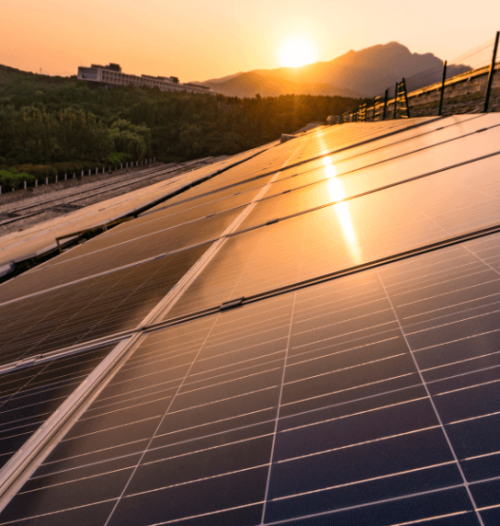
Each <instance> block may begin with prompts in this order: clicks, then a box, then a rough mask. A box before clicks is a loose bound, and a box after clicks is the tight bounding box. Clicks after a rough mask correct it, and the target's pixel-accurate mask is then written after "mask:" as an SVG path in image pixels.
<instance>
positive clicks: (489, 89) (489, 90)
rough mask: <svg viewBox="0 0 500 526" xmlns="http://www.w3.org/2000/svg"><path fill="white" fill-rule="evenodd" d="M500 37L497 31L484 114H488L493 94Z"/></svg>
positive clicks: (499, 32)
mask: <svg viewBox="0 0 500 526" xmlns="http://www.w3.org/2000/svg"><path fill="white" fill-rule="evenodd" d="M499 35H500V31H497V35H496V37H495V45H494V46H493V56H492V57H491V66H490V74H489V75H488V85H487V86H486V97H485V98H484V110H483V112H484V113H487V112H488V104H489V101H490V93H491V85H492V83H493V73H494V72H495V61H496V59H497V49H498V36H499Z"/></svg>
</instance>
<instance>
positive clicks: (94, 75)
mask: <svg viewBox="0 0 500 526" xmlns="http://www.w3.org/2000/svg"><path fill="white" fill-rule="evenodd" d="M78 79H79V80H85V81H87V82H99V83H101V84H106V85H112V86H135V87H146V88H159V89H160V91H188V92H190V93H203V94H210V95H215V92H214V91H212V90H211V89H210V88H208V87H207V86H201V85H198V84H189V83H187V84H182V83H181V82H179V79H178V78H177V77H153V76H151V75H141V76H140V77H139V76H137V75H128V74H127V73H122V68H121V67H120V65H119V64H113V63H110V64H108V65H107V66H100V65H98V64H92V65H91V67H90V68H86V67H82V66H80V67H79V68H78Z"/></svg>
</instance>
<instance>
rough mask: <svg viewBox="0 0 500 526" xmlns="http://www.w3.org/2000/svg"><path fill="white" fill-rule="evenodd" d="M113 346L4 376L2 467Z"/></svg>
mask: <svg viewBox="0 0 500 526" xmlns="http://www.w3.org/2000/svg"><path fill="white" fill-rule="evenodd" d="M112 348H113V346H109V345H108V346H104V347H100V348H98V349H93V350H90V351H87V352H86V353H80V354H76V355H71V356H67V357H63V358H59V359H54V360H52V361H48V362H43V363H40V364H36V365H32V366H31V367H26V366H25V367H24V368H23V367H22V365H23V364H19V367H18V368H16V369H14V370H11V371H9V372H5V373H4V374H1V375H0V379H1V387H0V389H1V391H0V422H1V424H0V468H2V467H3V466H4V465H5V464H6V463H7V461H8V460H9V459H10V458H12V456H13V455H14V454H15V453H16V452H17V451H18V450H19V449H20V448H21V447H22V446H23V445H24V444H25V443H26V441H27V440H28V439H29V438H30V437H31V436H32V435H33V433H35V431H37V430H38V429H39V428H40V426H41V425H42V424H43V423H45V422H46V421H47V419H48V418H49V417H50V415H52V414H53V413H54V412H55V411H56V410H57V408H58V407H59V406H60V405H61V404H62V403H63V402H64V400H65V399H66V398H67V397H68V396H69V395H70V394H71V393H73V391H74V390H75V388H76V387H77V386H78V385H79V384H81V382H82V381H84V380H85V379H86V378H87V376H88V374H89V373H90V372H91V371H92V370H93V369H94V368H95V367H96V366H97V365H98V364H99V363H100V361H101V360H102V359H103V358H104V357H105V356H107V355H108V353H109V352H110V351H111V350H112Z"/></svg>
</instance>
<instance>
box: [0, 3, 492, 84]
mask: <svg viewBox="0 0 500 526" xmlns="http://www.w3.org/2000/svg"><path fill="white" fill-rule="evenodd" d="M499 4H500V2H498V1H493V0H477V1H476V2H474V3H473V8H472V4H471V2H470V1H469V0H467V1H464V0H456V1H454V2H438V1H436V0H432V1H431V0H419V1H418V2H415V1H414V0H412V1H407V0H399V1H392V0H391V1H382V2H375V1H373V0H349V1H347V0H346V1H343V2H340V1H338V0H210V1H209V0H79V1H76V0H0V30H1V35H2V39H1V41H0V42H1V43H0V64H4V65H7V66H12V67H16V68H19V69H23V70H27V71H34V72H39V71H40V68H42V71H43V72H44V73H48V74H53V75H55V74H58V75H72V74H76V72H77V68H78V66H79V65H90V63H91V62H93V63H106V64H107V63H108V62H118V63H119V64H121V66H122V68H123V71H125V72H127V73H134V74H141V73H145V74H150V75H165V76H169V75H175V76H178V77H180V79H181V81H184V82H187V81H192V80H199V81H202V80H207V79H209V78H216V77H221V76H223V75H229V74H232V73H237V72H239V71H248V70H251V69H259V68H263V69H264V68H265V69H267V68H275V67H279V66H281V65H282V64H280V62H279V60H280V52H279V51H280V47H281V46H282V43H283V41H286V40H287V39H289V38H291V37H300V38H302V39H304V40H307V41H309V42H310V43H311V46H312V47H313V48H314V50H315V53H316V59H317V60H323V61H326V60H332V59H333V58H335V57H337V56H339V55H341V54H343V53H345V52H347V51H349V50H350V49H362V48H364V47H368V46H371V45H375V44H380V43H386V42H390V41H393V40H396V41H398V42H401V43H402V44H405V45H406V46H408V47H409V48H410V50H411V51H416V52H419V53H424V52H433V53H435V54H436V55H438V56H439V57H441V58H446V59H450V58H453V57H455V56H457V55H460V54H461V53H463V52H464V51H467V50H468V49H469V48H472V47H475V46H477V45H479V44H481V43H483V42H485V41H486V40H488V39H491V38H493V37H494V34H495V31H497V30H500V7H499Z"/></svg>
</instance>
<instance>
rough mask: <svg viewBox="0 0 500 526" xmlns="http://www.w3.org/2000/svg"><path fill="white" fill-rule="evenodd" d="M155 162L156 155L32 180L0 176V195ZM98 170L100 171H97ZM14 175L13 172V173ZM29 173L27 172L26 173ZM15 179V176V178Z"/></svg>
mask: <svg viewBox="0 0 500 526" xmlns="http://www.w3.org/2000/svg"><path fill="white" fill-rule="evenodd" d="M154 162H156V157H153V158H150V159H144V160H142V161H130V162H127V163H120V166H119V167H118V166H113V167H111V166H108V167H107V169H106V166H103V165H101V167H100V168H99V167H97V168H95V169H89V170H88V171H87V170H81V172H79V173H76V172H73V173H64V174H57V175H54V176H50V177H42V178H38V177H33V178H32V181H27V180H22V179H21V180H19V179H18V180H15V179H14V178H9V179H11V180H9V181H2V178H1V177H0V195H2V192H3V193H5V191H9V190H10V191H15V190H27V189H28V188H30V187H32V188H37V187H38V186H46V185H49V184H52V183H55V184H57V183H59V182H63V181H69V180H72V179H79V180H82V179H83V178H84V177H88V176H90V175H92V174H94V175H98V174H99V173H101V174H106V173H108V174H110V173H112V172H113V171H115V170H123V169H128V168H135V167H138V166H139V165H148V164H151V163H154ZM99 170H100V171H99ZM14 175H15V174H14ZM28 175H29V174H28ZM16 179H17V178H16Z"/></svg>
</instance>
